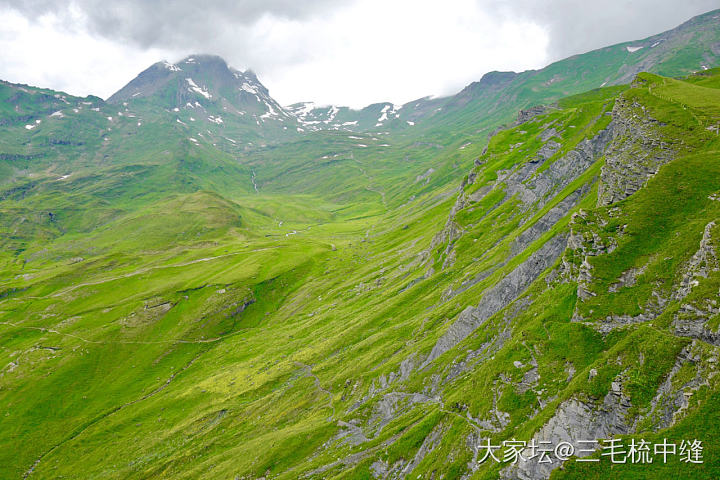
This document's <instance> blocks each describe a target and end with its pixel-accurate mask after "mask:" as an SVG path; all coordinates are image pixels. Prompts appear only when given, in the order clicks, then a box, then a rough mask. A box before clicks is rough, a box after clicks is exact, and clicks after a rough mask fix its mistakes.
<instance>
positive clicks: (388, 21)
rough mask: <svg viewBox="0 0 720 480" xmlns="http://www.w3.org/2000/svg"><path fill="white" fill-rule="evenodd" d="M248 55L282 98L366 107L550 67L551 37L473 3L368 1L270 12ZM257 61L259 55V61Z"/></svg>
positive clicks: (253, 35) (253, 32)
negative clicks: (327, 10) (308, 13)
mask: <svg viewBox="0 0 720 480" xmlns="http://www.w3.org/2000/svg"><path fill="white" fill-rule="evenodd" d="M249 34H250V39H251V42H250V44H252V45H257V46H258V47H257V48H256V49H255V50H254V51H252V52H251V54H250V55H249V56H248V58H250V60H249V61H251V62H252V60H253V59H256V60H257V61H258V63H260V62H262V63H264V62H263V59H265V58H274V59H277V60H278V61H277V63H274V64H269V65H268V66H267V68H265V69H263V71H261V72H259V73H260V74H261V79H262V80H264V81H265V83H266V84H267V86H268V88H270V90H271V93H272V94H273V95H274V96H276V97H277V98H278V99H279V100H280V101H281V102H284V103H287V102H292V101H297V100H303V99H305V100H314V101H320V102H325V103H335V104H338V103H340V104H345V103H349V104H351V105H352V106H356V107H357V106H363V105H367V104H368V103H371V102H377V101H384V100H388V101H392V102H395V103H402V102H406V101H409V100H413V99H415V98H418V97H422V96H425V95H440V94H450V93H454V92H456V91H458V90H460V89H461V88H462V87H463V86H464V85H466V84H468V83H470V82H471V81H474V80H479V78H480V77H481V76H482V74H483V73H485V72H487V71H490V70H506V69H512V70H524V69H528V68H536V67H541V66H543V65H544V64H545V63H546V60H547V55H546V47H547V44H548V37H547V34H546V33H545V31H544V30H543V29H542V28H540V27H538V26H537V25H534V24H533V23H531V22H527V21H518V22H512V21H501V22H499V21H498V20H497V19H495V18H492V17H490V16H489V15H487V14H486V13H484V12H483V10H482V9H481V8H480V7H479V6H478V4H477V2H474V1H471V0H456V1H454V2H452V8H450V7H448V6H447V4H446V3H442V4H440V3H438V2H436V1H432V0H395V1H392V2H388V1H385V0H363V1H362V2H357V3H355V4H353V5H350V6H349V7H347V8H344V9H341V10H336V11H335V12H334V13H333V14H332V15H329V16H326V17H318V16H315V17H313V18H311V19H309V20H305V21H298V20H288V19H282V18H277V17H273V16H270V15H266V16H264V17H263V18H262V19H261V20H260V21H259V22H257V23H256V24H255V25H254V26H253V27H252V28H251V30H250V32H249ZM253 57H254V58H253Z"/></svg>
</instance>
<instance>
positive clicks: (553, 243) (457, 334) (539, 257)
mask: <svg viewBox="0 0 720 480" xmlns="http://www.w3.org/2000/svg"><path fill="white" fill-rule="evenodd" d="M566 244H567V236H565V235H557V236H555V237H553V238H552V239H550V240H549V241H548V242H547V243H545V245H543V246H542V247H540V249H538V250H537V251H536V252H534V253H533V254H532V255H530V257H529V258H528V259H527V260H525V261H524V262H523V263H521V264H520V265H518V266H517V267H516V268H515V270H513V271H512V272H510V273H509V274H508V275H507V276H505V277H504V278H502V279H501V280H500V281H499V282H498V283H496V284H495V285H494V286H493V287H492V288H490V289H488V290H486V291H485V293H484V294H483V297H482V299H481V300H480V303H479V304H478V305H477V306H476V307H468V308H466V309H465V310H463V311H462V312H461V313H460V315H459V316H458V318H457V320H455V323H453V324H452V325H451V326H450V328H449V329H448V330H447V332H445V334H444V335H443V336H442V337H440V339H439V340H438V341H437V343H436V344H435V346H434V347H433V349H432V351H431V352H430V355H429V356H428V358H427V360H425V362H424V363H423V365H422V367H425V366H426V365H428V364H429V363H430V362H432V361H433V360H435V359H436V358H437V357H439V356H440V355H442V354H443V353H445V352H447V351H448V350H450V349H451V348H452V347H454V346H455V345H457V344H458V343H460V342H461V341H463V340H464V339H465V338H467V337H468V336H469V335H470V334H471V333H472V332H474V331H475V330H476V329H477V328H478V327H480V326H481V325H482V324H483V323H485V322H486V321H487V320H488V319H489V318H490V317H491V316H493V315H494V314H496V313H497V312H499V311H500V310H502V309H503V308H505V307H506V306H507V305H509V304H510V303H511V302H512V301H514V300H515V299H516V298H518V296H520V294H521V293H522V292H523V291H525V289H526V288H527V287H528V286H529V285H530V284H531V283H532V282H533V281H535V279H536V278H538V276H539V275H540V274H541V273H542V272H543V271H544V270H545V269H547V268H548V267H550V266H551V265H552V264H553V263H554V262H555V260H557V259H558V257H560V255H561V254H562V252H563V251H564V250H565V246H566ZM422 367H421V368H422Z"/></svg>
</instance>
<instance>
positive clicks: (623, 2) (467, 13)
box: [0, 0, 720, 107]
mask: <svg viewBox="0 0 720 480" xmlns="http://www.w3.org/2000/svg"><path fill="white" fill-rule="evenodd" d="M714 8H720V1H718V0H683V1H677V0H603V1H598V2H588V1H586V0H547V1H539V0H508V1H503V0H440V1H438V0H435V1H431V0H175V1H169V0H152V1H150V0H125V1H123V0H116V1H114V2H108V1H106V0H0V25H2V27H0V52H1V53H0V79H3V80H9V81H12V82H19V83H27V84H31V85H37V86H43V87H50V88H54V89H58V90H64V91H66V92H68V93H72V94H76V95H87V94H95V95H98V96H101V97H103V98H106V97H108V96H110V95H111V94H112V93H113V92H115V91H116V90H118V89H119V88H121V87H122V86H123V85H124V84H125V83H127V82H128V81H130V80H131V79H132V78H133V77H134V76H135V75H137V73H139V72H140V71H141V70H143V69H145V68H146V67H147V66H149V65H150V64H152V63H154V62H156V61H158V60H161V59H167V60H170V61H176V60H179V59H181V58H183V57H185V56H187V55H189V54H192V53H214V54H218V55H221V56H222V57H224V58H225V59H226V60H227V61H228V63H230V64H231V65H233V66H235V67H237V68H240V69H245V68H252V69H253V70H254V71H255V72H256V73H257V74H258V76H259V78H260V80H261V81H262V82H263V83H264V84H265V85H266V86H267V87H268V88H269V89H270V93H271V94H272V95H273V96H274V97H275V98H276V99H277V100H278V101H280V102H281V103H284V104H289V103H293V102H297V101H303V100H311V101H315V102H318V103H323V104H327V103H333V104H342V105H350V106H354V107H360V106H364V105H367V104H369V103H372V102H377V101H392V102H395V103H403V102H406V101H409V100H412V99H415V98H418V97H422V96H426V95H446V94H451V93H454V92H456V91H458V90H460V89H461V88H462V87H463V86H464V85H466V84H468V83H470V82H471V81H474V80H478V79H479V78H480V77H481V76H482V75H483V74H484V73H485V72H488V71H491V70H515V71H519V70H525V69H529V68H539V67H542V66H544V65H546V64H548V63H549V62H552V61H554V60H558V59H561V58H564V57H567V56H569V55H572V54H575V53H581V52H584V51H587V50H591V49H593V48H598V47H602V46H605V45H609V44H612V43H619V42H623V41H628V40H634V39H639V38H643V37H646V36H649V35H652V34H655V33H659V32H661V31H663V30H667V29H670V28H673V27H674V26H676V25H678V24H679V23H682V22H683V21H685V20H687V19H689V18H690V17H692V16H694V15H697V14H699V13H703V12H705V11H708V10H712V9H714Z"/></svg>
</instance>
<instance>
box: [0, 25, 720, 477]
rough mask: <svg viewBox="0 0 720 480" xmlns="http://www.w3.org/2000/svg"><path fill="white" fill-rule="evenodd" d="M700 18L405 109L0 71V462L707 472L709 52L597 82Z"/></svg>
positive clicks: (204, 62)
mask: <svg viewBox="0 0 720 480" xmlns="http://www.w3.org/2000/svg"><path fill="white" fill-rule="evenodd" d="M713 15H717V12H712V13H711V14H708V15H705V16H701V17H698V19H695V20H693V21H691V22H688V23H687V24H685V25H683V26H682V27H681V28H680V29H676V30H674V31H673V32H675V33H672V34H671V33H667V34H663V35H666V37H665V38H666V39H665V40H664V41H663V42H660V43H658V44H657V45H655V46H654V47H653V46H652V45H653V44H654V43H655V42H656V41H657V40H655V41H653V43H649V44H645V45H643V48H642V49H639V50H638V49H636V48H631V49H629V50H628V49H627V48H625V47H626V46H631V47H637V46H640V45H639V44H637V43H630V44H622V45H619V46H615V47H609V48H608V49H601V50H598V51H596V52H590V53H588V54H586V55H580V56H577V57H573V58H571V59H567V60H564V61H562V62H558V63H556V64H553V65H551V66H549V67H547V68H546V69H543V70H539V71H536V72H523V73H520V74H516V73H512V72H493V73H491V74H488V75H486V76H485V77H483V79H481V80H480V81H479V82H477V83H475V84H472V85H470V86H468V87H467V88H466V89H464V90H463V92H460V93H459V94H458V95H456V96H453V97H450V98H447V99H420V100H417V101H415V102H410V103H408V104H407V105H405V106H402V108H400V107H396V106H393V105H391V104H376V105H372V106H370V107H368V108H366V109H364V110H361V111H351V110H349V109H345V110H343V109H335V108H332V107H327V108H318V109H314V108H309V107H308V106H307V105H295V106H293V107H291V108H285V109H284V110H283V111H284V112H285V113H281V111H280V110H279V107H276V106H275V103H273V102H274V101H273V100H272V99H271V98H270V97H269V94H268V93H267V91H266V90H264V87H262V85H261V84H260V83H259V82H256V80H255V79H254V77H253V75H252V74H251V73H249V72H237V71H234V70H233V69H231V68H230V67H228V66H227V65H226V64H225V62H224V61H222V60H221V59H218V58H217V57H209V56H207V57H206V56H193V57H189V58H187V59H186V60H184V61H182V62H179V63H178V64H176V65H171V64H165V63H160V64H156V65H154V66H152V67H150V69H148V70H146V71H145V72H143V73H142V74H141V75H140V76H139V77H138V78H136V79H135V80H133V81H132V82H131V83H130V84H128V86H127V87H125V88H124V89H123V90H121V92H118V94H117V95H116V96H114V97H113V98H111V99H110V101H107V102H105V101H102V100H100V99H97V98H94V97H88V98H77V97H72V96H69V95H66V94H63V93H61V92H52V91H48V90H45V89H39V88H33V87H28V86H24V85H12V84H5V83H3V84H2V85H0V112H2V115H1V116H0V120H1V122H0V432H2V435H0V477H2V478H6V477H7V478H28V479H30V480H33V479H44V478H47V479H57V478H83V479H84V478H97V479H120V478H122V479H166V478H173V479H187V480H194V479H198V478H238V479H242V478H244V479H251V478H252V479H259V478H266V479H267V478H276V479H288V480H290V479H293V480H294V479H298V478H308V479H320V478H328V479H369V478H396V479H399V478H418V477H420V478H426V479H440V478H446V479H450V478H465V479H473V480H477V479H484V480H491V479H492V480H496V479H498V478H505V479H513V480H514V479H517V478H521V479H524V480H526V479H532V480H545V479H548V478H549V477H551V476H552V478H567V479H587V478H598V479H599V478H633V477H635V478H679V479H696V478H708V479H711V478H718V477H720V467H719V466H720V436H718V432H719V431H720V413H719V412H720V408H719V407H720V375H718V374H717V373H718V369H719V368H720V366H719V362H718V359H719V358H720V334H719V331H720V309H719V308H718V305H720V261H719V260H718V259H719V258H720V253H719V252H718V248H720V247H718V245H720V243H719V240H718V239H719V238H720V230H719V227H718V223H719V221H720V201H719V199H720V185H719V184H718V178H720V162H719V161H718V158H719V157H718V152H720V137H719V136H718V132H719V130H720V69H718V68H709V69H708V70H707V71H705V70H702V68H701V67H700V70H701V71H699V72H697V73H695V74H692V75H690V76H689V77H684V78H669V77H663V76H659V75H656V74H653V73H639V74H637V75H636V76H634V77H631V80H629V82H628V83H627V84H621V85H611V83H615V82H621V79H622V78H625V75H626V74H627V72H628V71H629V70H628V69H632V68H636V67H637V68H640V67H639V66H638V65H639V64H638V63H637V62H636V60H637V59H641V58H644V57H643V55H648V52H650V54H651V55H653V56H655V57H653V58H651V59H650V60H648V62H650V63H652V65H649V67H648V68H651V69H659V68H667V69H669V71H671V72H675V73H673V75H675V74H677V73H678V72H683V71H690V70H697V69H698V68H697V65H696V64H697V62H698V61H699V60H698V58H702V61H703V62H706V61H707V63H711V62H710V61H709V60H713V61H715V60H716V57H708V55H714V54H712V52H713V51H714V50H713V49H714V48H716V47H715V46H714V45H716V42H717V41H716V40H715V38H716V36H717V34H718V30H719V29H720V26H719V24H718V23H717V22H716V19H715V17H714V16H713ZM678 32H679V33H678ZM713 42H715V43H713ZM670 45H674V47H672V48H670V47H669V46H670ZM623 49H624V50H623ZM630 50H632V51H630ZM658 52H660V53H658ZM662 52H664V53H662ZM708 52H710V53H708ZM658 55H659V56H658ZM707 66H708V67H710V66H711V65H707ZM613 69H615V70H616V72H615V73H613ZM608 75H610V77H611V78H610V79H608V78H609V77H608ZM553 79H555V80H553ZM551 80H552V81H551ZM606 81H607V82H608V83H607V84H606V85H605V86H603V87H600V85H601V84H602V83H603V82H606ZM583 88H585V89H587V91H584V92H581V93H577V92H578V91H579V90H580V89H583ZM566 93H576V94H575V95H572V96H564V95H565V94H566ZM271 109H272V110H273V111H275V112H276V115H268V113H269V112H270V110H271ZM516 109H520V110H519V111H517V110H516ZM312 122H320V123H312ZM348 122H357V124H352V125H351V124H348V125H344V124H346V123H348ZM378 123H379V124H380V125H378ZM311 126H312V128H311ZM335 127H338V128H337V129H335ZM341 127H342V128H341ZM345 127H347V128H358V129H359V130H364V129H367V130H366V131H346V130H344V128H345ZM316 128H317V130H316ZM298 129H300V130H298ZM611 437H614V438H615V439H616V441H621V442H623V444H624V445H626V446H628V445H629V443H630V442H636V443H637V442H639V441H641V440H646V441H652V442H657V443H659V442H662V441H664V439H667V440H669V441H671V442H674V443H676V444H677V445H678V446H679V445H680V443H681V442H682V441H692V440H700V441H702V442H703V446H704V459H703V463H702V464H692V463H689V462H685V461H682V460H683V458H682V457H681V455H680V453H679V448H678V452H677V454H675V455H673V456H671V457H670V458H669V461H668V462H667V463H665V462H663V461H661V457H660V456H657V457H655V461H654V462H653V463H652V464H650V463H646V464H634V463H632V462H630V461H628V462H626V463H624V464H614V463H611V462H610V461H609V459H608V458H607V456H602V455H601V453H602V451H601V450H600V447H601V443H600V442H599V441H598V442H597V443H596V444H593V443H592V441H593V440H605V439H608V438H611ZM533 440H534V441H535V444H536V445H537V444H539V443H540V442H551V443H550V444H551V445H552V446H555V445H557V444H558V443H559V442H567V444H570V445H571V446H572V447H573V448H575V449H576V453H578V456H580V453H582V454H584V455H585V454H586V455H587V456H590V457H591V458H593V459H598V460H599V461H598V462H596V463H585V462H578V461H576V460H577V458H570V459H564V458H557V456H555V457H553V460H552V463H551V464H548V463H547V462H546V461H544V462H540V461H539V460H540V458H539V457H538V456H534V457H533V458H529V457H531V456H532V454H533V452H532V451H526V450H524V449H521V451H522V452H523V455H524V456H525V457H526V459H527V461H523V462H521V463H518V464H515V465H513V464H511V462H509V461H503V460H502V459H503V456H500V458H499V459H498V460H497V461H495V460H493V458H492V457H488V456H486V457H485V458H484V459H483V453H484V452H483V450H484V448H490V447H491V446H494V445H502V444H503V442H513V443H511V444H510V445H513V446H518V447H522V446H523V444H522V443H518V442H526V443H525V445H526V446H527V445H528V443H527V442H532V441H533ZM588 443H590V445H591V446H592V448H589V446H588ZM580 447H584V448H587V449H584V451H582V452H581V451H580ZM498 455H499V453H498Z"/></svg>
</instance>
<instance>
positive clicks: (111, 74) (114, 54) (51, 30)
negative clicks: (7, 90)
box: [0, 10, 177, 98]
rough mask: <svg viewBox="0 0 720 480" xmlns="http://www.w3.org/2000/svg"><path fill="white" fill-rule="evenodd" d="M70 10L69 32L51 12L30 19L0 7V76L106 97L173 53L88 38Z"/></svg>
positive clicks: (5, 78) (77, 93) (11, 79)
mask: <svg viewBox="0 0 720 480" xmlns="http://www.w3.org/2000/svg"><path fill="white" fill-rule="evenodd" d="M73 13H74V16H75V20H76V23H75V25H76V26H77V29H73V30H70V29H68V28H66V26H65V24H64V23H62V22H61V21H60V20H59V19H58V18H57V16H55V15H54V14H46V15H43V16H41V17H39V18H38V19H37V20H35V21H30V20H28V19H27V18H25V17H23V16H22V15H20V14H19V13H17V12H15V11H13V10H0V24H1V25H3V28H2V30H0V52H2V53H1V54H0V78H2V79H3V80H7V81H10V82H15V83H24V84H29V85H33V86H39V87H48V88H53V89H56V90H62V91H65V92H67V93H70V94H73V95H82V96H84V95H89V94H93V95H98V96H100V97H103V98H106V97H108V96H110V95H111V94H112V93H114V92H115V91H116V90H118V89H120V88H121V87H122V86H123V85H124V84H125V83H127V82H128V81H129V80H130V79H132V78H133V77H134V76H135V75H137V74H138V73H139V72H140V71H142V70H144V69H145V68H147V67H148V66H149V65H150V64H152V63H155V62H156V61H158V60H160V59H161V58H164V57H168V56H175V55H177V52H172V51H167V50H161V49H156V48H151V49H148V50H141V49H139V48H137V47H128V46H125V45H122V44H121V43H118V42H113V41H110V40H108V39H104V38H98V37H96V36H92V35H90V34H89V33H87V31H86V30H84V29H83V28H82V25H83V23H84V20H83V17H82V14H81V13H80V12H77V11H76V12H73Z"/></svg>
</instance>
